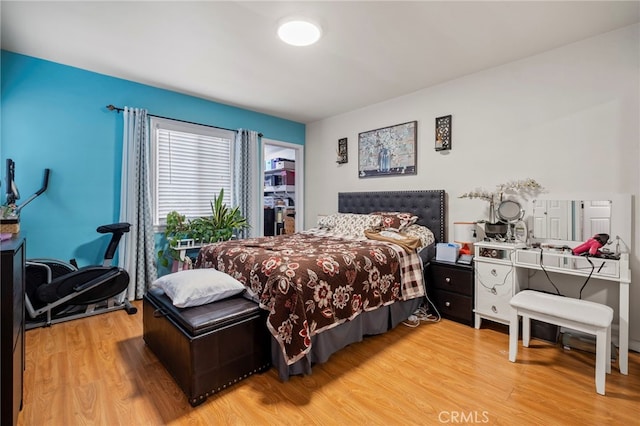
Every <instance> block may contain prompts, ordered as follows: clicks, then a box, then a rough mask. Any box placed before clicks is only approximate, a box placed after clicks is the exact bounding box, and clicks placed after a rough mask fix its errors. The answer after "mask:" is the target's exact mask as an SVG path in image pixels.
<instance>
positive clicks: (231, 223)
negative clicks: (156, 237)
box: [158, 189, 249, 267]
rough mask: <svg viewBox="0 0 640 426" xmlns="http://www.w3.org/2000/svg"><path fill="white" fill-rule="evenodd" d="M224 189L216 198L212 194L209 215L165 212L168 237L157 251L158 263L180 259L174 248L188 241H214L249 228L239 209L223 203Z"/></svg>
mask: <svg viewBox="0 0 640 426" xmlns="http://www.w3.org/2000/svg"><path fill="white" fill-rule="evenodd" d="M223 198H224V190H223V189H221V190H220V194H219V195H218V196H217V197H215V196H214V197H213V201H211V202H210V204H211V216H202V217H198V218H195V219H193V220H188V219H187V218H186V217H185V216H184V215H181V214H180V213H178V212H176V211H172V212H169V214H167V225H166V228H165V231H164V236H165V238H166V240H167V242H166V245H165V248H163V249H162V250H159V251H158V257H159V258H160V263H161V264H162V266H164V267H168V266H169V261H170V260H171V261H173V262H177V261H180V260H181V259H180V254H179V252H178V251H176V250H174V247H178V246H180V245H181V244H183V243H184V241H185V240H190V243H191V244H193V243H195V244H202V243H215V242H217V241H225V240H229V239H231V238H232V237H233V236H234V235H233V233H234V232H235V231H236V230H239V229H245V228H248V227H249V223H248V222H247V219H246V218H244V217H243V216H242V215H241V214H240V208H239V207H234V208H229V207H228V206H227V205H226V204H224V202H223Z"/></svg>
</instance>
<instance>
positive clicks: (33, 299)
mask: <svg viewBox="0 0 640 426" xmlns="http://www.w3.org/2000/svg"><path fill="white" fill-rule="evenodd" d="M130 227H131V225H130V224H128V223H114V224H110V225H103V226H99V227H98V229H97V231H98V232H99V233H101V234H107V233H111V234H112V235H111V241H110V242H109V245H108V246H107V250H106V252H105V255H104V261H103V263H102V266H97V265H92V266H85V267H82V268H78V267H77V264H75V261H74V260H72V261H71V263H66V262H62V261H60V260H56V259H29V260H27V262H26V294H25V307H26V310H27V313H28V318H26V321H25V322H26V328H27V329H31V328H35V327H41V326H49V325H51V324H56V323H59V322H64V321H70V320H73V319H77V318H84V317H87V316H91V315H97V314H102V313H105V312H110V311H115V310H119V309H124V310H125V311H126V312H127V313H128V314H129V315H133V314H135V313H136V312H137V311H138V309H137V308H136V307H134V306H132V305H131V303H129V300H127V299H126V297H124V295H122V293H123V292H124V291H125V290H126V289H127V287H128V286H129V274H128V273H127V271H126V270H124V269H122V268H119V267H117V266H111V261H112V259H113V255H114V253H115V251H116V248H117V247H118V243H119V242H120V239H121V238H122V235H123V234H124V233H126V232H129V229H130Z"/></svg>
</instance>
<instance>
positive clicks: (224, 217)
mask: <svg viewBox="0 0 640 426" xmlns="http://www.w3.org/2000/svg"><path fill="white" fill-rule="evenodd" d="M223 197H224V190H223V189H221V190H220V194H219V195H218V196H217V197H213V201H211V202H210V204H211V216H203V217H199V218H196V219H194V220H192V221H191V224H190V230H191V238H193V239H194V240H196V241H200V242H202V243H214V242H216V241H226V240H229V239H231V238H232V237H233V236H234V235H233V233H234V232H235V231H236V230H240V229H246V228H248V227H249V223H248V222H247V219H246V218H244V217H243V216H242V215H241V214H240V208H239V207H234V208H229V207H228V206H227V205H226V204H224V202H223Z"/></svg>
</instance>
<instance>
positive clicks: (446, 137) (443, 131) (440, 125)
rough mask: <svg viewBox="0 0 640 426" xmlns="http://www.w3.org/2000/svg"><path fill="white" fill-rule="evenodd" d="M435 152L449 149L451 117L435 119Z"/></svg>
mask: <svg viewBox="0 0 640 426" xmlns="http://www.w3.org/2000/svg"><path fill="white" fill-rule="evenodd" d="M435 148H436V151H446V150H448V149H451V116H450V115H445V116H443V117H438V118H436V147H435Z"/></svg>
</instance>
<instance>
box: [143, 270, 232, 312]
mask: <svg viewBox="0 0 640 426" xmlns="http://www.w3.org/2000/svg"><path fill="white" fill-rule="evenodd" d="M151 287H158V288H160V289H162V291H164V293H165V294H166V295H167V296H168V297H169V298H170V299H171V300H172V301H173V305H174V306H176V307H178V308H187V307H190V306H199V305H205V304H207V303H211V302H215V301H216V300H222V299H225V298H227V297H231V296H234V295H236V294H239V293H242V292H243V291H244V289H245V287H244V285H243V284H242V283H241V282H240V281H238V280H236V279H235V278H233V277H232V276H231V275H227V274H225V273H224V272H220V271H218V270H216V269H210V268H207V269H187V270H185V271H179V272H174V273H172V274H168V275H164V276H162V277H160V278H158V279H157V280H155V281H154V282H153V284H151Z"/></svg>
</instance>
